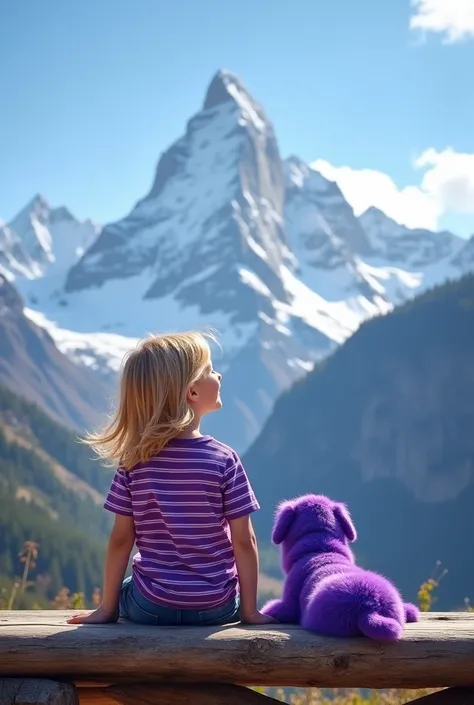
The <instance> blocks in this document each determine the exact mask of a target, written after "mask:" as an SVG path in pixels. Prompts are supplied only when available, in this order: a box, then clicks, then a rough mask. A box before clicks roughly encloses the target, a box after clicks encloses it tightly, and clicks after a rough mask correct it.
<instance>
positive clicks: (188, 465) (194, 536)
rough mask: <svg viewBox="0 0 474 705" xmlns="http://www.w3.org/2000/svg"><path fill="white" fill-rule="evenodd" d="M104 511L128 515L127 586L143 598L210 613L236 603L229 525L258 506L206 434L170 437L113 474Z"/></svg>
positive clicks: (234, 459)
mask: <svg viewBox="0 0 474 705" xmlns="http://www.w3.org/2000/svg"><path fill="white" fill-rule="evenodd" d="M104 507H105V508H106V509H108V510H109V511H111V512H114V513H115V514H124V515H126V516H133V520H134V523H135V534H136V546H137V548H138V552H137V553H136V554H135V556H134V558H133V580H134V582H135V583H136V586H137V588H138V589H139V590H140V592H141V593H142V595H143V596H144V597H146V598H147V599H148V600H151V601H152V602H155V603H157V604H159V605H164V606H167V607H175V608H177V609H209V608H212V607H218V606H220V605H224V604H225V603H226V602H230V601H231V600H232V599H234V598H235V597H236V595H237V592H238V579H237V569H236V565H235V558H234V551H233V548H232V543H231V538H230V529H229V524H228V521H229V520H231V519H238V518H239V517H243V516H246V515H248V514H251V513H252V512H253V511H255V510H256V509H259V508H260V507H259V504H258V502H257V500H256V498H255V495H254V493H253V490H252V488H251V486H250V483H249V481H248V479H247V475H246V473H245V470H244V468H243V466H242V463H241V461H240V459H239V457H238V455H237V454H236V453H235V451H233V450H232V449H231V448H229V447H228V446H226V445H224V444H223V443H220V442H219V441H216V440H215V439H214V438H212V436H201V437H200V438H192V439H182V438H179V439H174V440H172V441H171V442H170V443H169V444H168V445H167V446H166V447H165V448H164V449H163V450H161V451H160V453H159V454H158V455H157V456H155V457H153V458H150V460H148V461H147V462H146V463H139V464H138V465H136V466H135V467H133V468H132V470H130V471H129V472H125V471H124V470H122V469H121V468H119V469H118V470H117V471H116V473H115V476H114V479H113V482H112V486H111V488H110V490H109V493H108V495H107V498H106V501H105V504H104Z"/></svg>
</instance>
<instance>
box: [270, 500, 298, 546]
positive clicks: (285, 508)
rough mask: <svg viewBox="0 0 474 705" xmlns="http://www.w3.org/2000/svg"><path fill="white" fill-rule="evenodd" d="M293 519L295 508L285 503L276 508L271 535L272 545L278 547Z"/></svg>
mask: <svg viewBox="0 0 474 705" xmlns="http://www.w3.org/2000/svg"><path fill="white" fill-rule="evenodd" d="M294 518H295V507H294V506H293V505H292V504H289V503H287V502H285V503H284V504H282V505H281V507H279V508H278V510H277V515H276V519H275V525H274V527H273V533H272V541H273V543H274V544H276V545H278V544H280V543H281V542H282V541H283V540H284V539H285V537H286V535H287V533H288V531H289V529H290V526H291V524H292V522H293V519H294Z"/></svg>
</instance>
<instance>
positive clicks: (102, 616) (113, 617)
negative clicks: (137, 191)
mask: <svg viewBox="0 0 474 705" xmlns="http://www.w3.org/2000/svg"><path fill="white" fill-rule="evenodd" d="M118 618H119V613H118V609H115V610H112V611H110V610H106V609H105V608H104V607H102V605H101V606H100V607H98V608H97V609H96V610H94V612H90V613H89V614H75V615H74V616H73V617H71V618H70V619H68V620H67V623H68V624H110V623H111V622H116V621H117V620H118Z"/></svg>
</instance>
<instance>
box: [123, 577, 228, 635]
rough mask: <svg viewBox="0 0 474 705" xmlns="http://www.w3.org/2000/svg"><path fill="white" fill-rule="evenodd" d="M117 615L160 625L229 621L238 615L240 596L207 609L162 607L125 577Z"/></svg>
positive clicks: (191, 624) (201, 624)
mask: <svg viewBox="0 0 474 705" xmlns="http://www.w3.org/2000/svg"><path fill="white" fill-rule="evenodd" d="M119 611H120V616H121V617H123V618H124V619H129V620H130V621H131V622H136V623H137V624H153V625H156V626H162V627H176V626H180V625H181V626H186V627H198V626H201V627H210V626H212V625H219V624H230V623H231V622H238V621H239V619H240V600H239V598H238V597H236V598H235V600H232V602H230V603H228V604H226V605H223V606H222V607H214V608H211V609H207V610H192V609H191V610H182V609H175V608H173V607H163V606H162V605H157V604H155V603H154V602H150V600H147V599H146V597H143V595H142V594H141V592H140V591H139V590H138V588H137V586H136V585H135V583H134V582H133V580H132V578H131V577H129V578H125V580H124V581H123V583H122V589H121V591H120V601H119Z"/></svg>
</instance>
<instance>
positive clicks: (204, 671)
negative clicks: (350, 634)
mask: <svg viewBox="0 0 474 705" xmlns="http://www.w3.org/2000/svg"><path fill="white" fill-rule="evenodd" d="M70 614H71V613H70V612H69V613H67V612H57V611H35V612H20V611H13V612H0V705H12V704H13V703H15V704H16V705H39V704H40V703H41V705H46V703H48V704H51V705H52V704H53V703H54V705H75V704H76V703H78V702H80V703H81V704H87V705H93V704H94V705H99V704H102V705H105V704H106V703H109V704H110V705H111V704H112V703H115V705H116V703H117V702H119V703H123V704H124V705H144V704H147V705H151V703H160V704H161V705H166V704H168V703H169V704H170V705H171V704H175V705H176V703H181V704H183V705H184V703H193V705H216V704H217V703H225V705H237V703H247V704H248V705H250V704H252V703H264V702H266V703H267V704H268V703H270V702H272V701H271V699H269V698H266V696H263V695H260V694H259V693H256V692H255V691H251V690H249V689H248V688H244V687H242V686H302V687H312V686H314V687H324V688H349V687H361V688H380V689H384V688H416V689H419V688H449V690H443V691H441V692H439V693H436V694H433V695H430V696H428V699H429V700H430V701H431V702H430V703H429V705H441V703H442V705H447V704H448V703H449V704H451V703H456V704H457V705H460V704H461V703H464V702H466V703H467V702H472V703H474V695H473V694H474V614H469V613H446V614H441V613H432V614H428V615H426V616H424V617H423V618H422V620H421V622H420V623H418V624H413V625H408V626H407V629H406V634H405V637H404V639H403V640H402V641H400V642H399V643H397V644H392V645H382V644H378V643H375V642H372V641H369V640H368V639H359V638H358V639H350V640H346V639H327V638H322V637H318V636H316V635H314V634H310V633H308V632H306V631H303V630H302V629H300V628H298V627H287V626H281V627H277V628H273V627H272V628H267V627H258V628H256V627H244V626H240V625H236V626H230V627H224V628H212V629H208V628H194V627H178V628H176V627H175V628H162V627H142V626H138V625H134V624H130V623H127V622H119V623H118V624H111V625H104V626H102V625H100V626H99V625H97V626H96V625H94V626H92V625H90V626H71V625H68V624H66V619H67V617H68V615H70ZM438 701H439V702H438Z"/></svg>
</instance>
